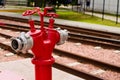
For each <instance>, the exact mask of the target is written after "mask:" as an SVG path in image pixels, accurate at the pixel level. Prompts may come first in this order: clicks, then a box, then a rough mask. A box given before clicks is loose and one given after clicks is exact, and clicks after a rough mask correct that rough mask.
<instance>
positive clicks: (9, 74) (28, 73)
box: [0, 58, 84, 80]
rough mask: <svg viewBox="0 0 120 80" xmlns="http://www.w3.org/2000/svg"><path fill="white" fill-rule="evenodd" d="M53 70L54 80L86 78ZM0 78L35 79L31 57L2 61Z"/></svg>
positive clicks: (7, 79)
mask: <svg viewBox="0 0 120 80" xmlns="http://www.w3.org/2000/svg"><path fill="white" fill-rule="evenodd" d="M52 70H53V73H52V77H53V80H84V79H82V78H79V77H77V76H74V75H71V74H69V73H66V72H64V71H61V70H59V69H56V68H52ZM0 80H35V76H34V65H33V64H32V63H31V58H27V59H23V60H16V61H9V62H1V63H0Z"/></svg>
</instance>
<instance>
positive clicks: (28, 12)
mask: <svg viewBox="0 0 120 80" xmlns="http://www.w3.org/2000/svg"><path fill="white" fill-rule="evenodd" d="M34 13H35V11H34V10H26V11H25V12H23V14H22V15H23V16H28V15H32V14H34Z"/></svg>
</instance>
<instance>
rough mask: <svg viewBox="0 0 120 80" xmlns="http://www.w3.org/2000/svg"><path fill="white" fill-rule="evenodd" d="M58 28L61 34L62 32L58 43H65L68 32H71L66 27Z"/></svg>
mask: <svg viewBox="0 0 120 80" xmlns="http://www.w3.org/2000/svg"><path fill="white" fill-rule="evenodd" d="M56 30H57V31H58V32H59V34H60V40H59V42H58V43H57V45H61V44H64V43H65V41H66V40H67V39H68V33H69V32H68V31H67V30H66V29H64V30H62V29H60V28H57V29H56Z"/></svg>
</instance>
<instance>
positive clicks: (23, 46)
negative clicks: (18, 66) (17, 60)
mask: <svg viewBox="0 0 120 80" xmlns="http://www.w3.org/2000/svg"><path fill="white" fill-rule="evenodd" d="M32 46H33V39H32V37H31V36H30V35H29V34H28V33H24V32H22V33H21V34H20V36H19V37H16V38H12V39H11V47H12V49H13V50H15V51H16V52H22V53H25V52H27V51H28V50H29V49H31V48H32Z"/></svg>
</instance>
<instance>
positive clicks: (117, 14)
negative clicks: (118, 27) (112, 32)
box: [116, 0, 119, 24]
mask: <svg viewBox="0 0 120 80" xmlns="http://www.w3.org/2000/svg"><path fill="white" fill-rule="evenodd" d="M118 16H119V0H117V13H116V24H117V23H118Z"/></svg>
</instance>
